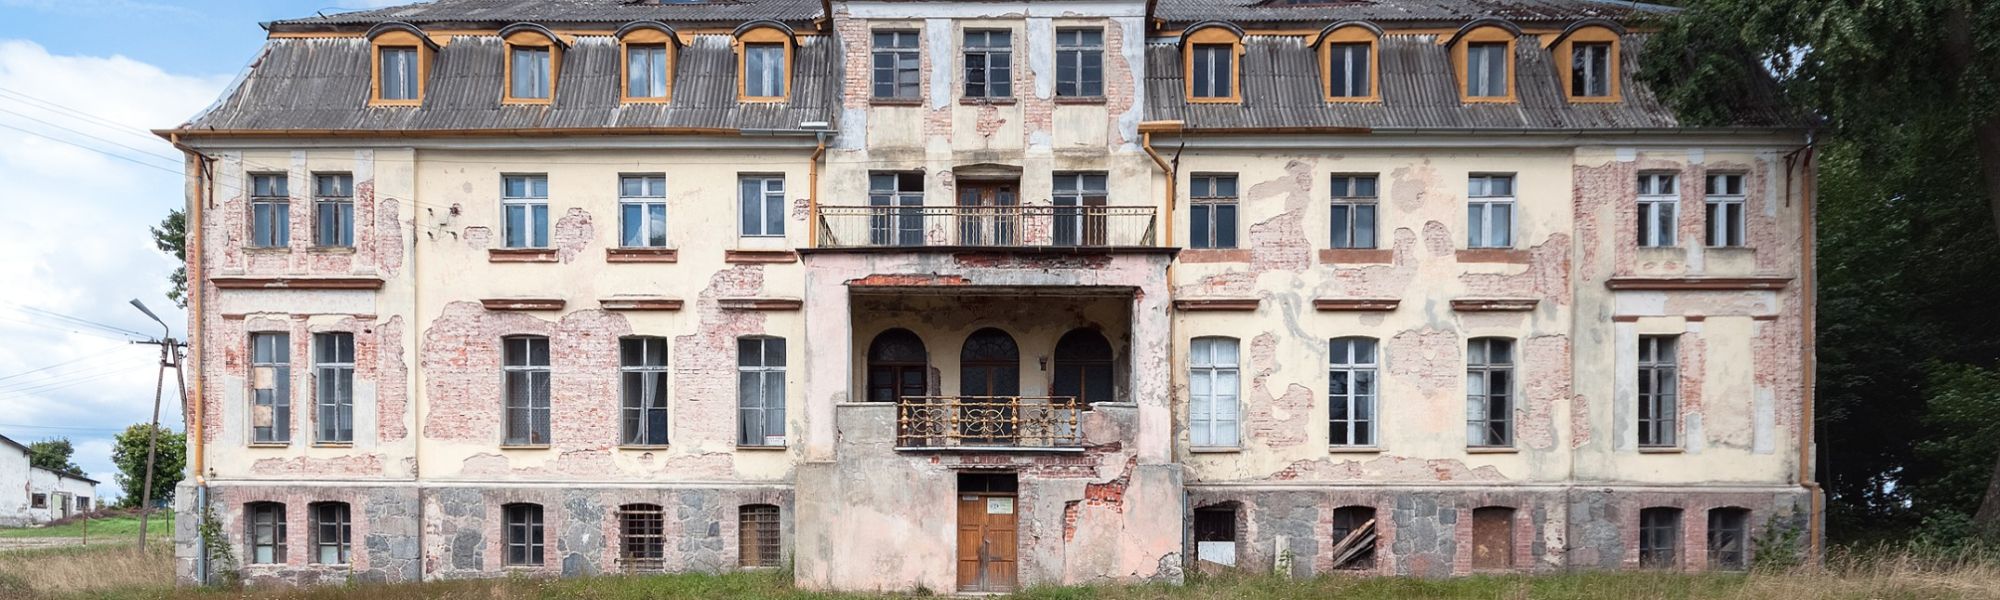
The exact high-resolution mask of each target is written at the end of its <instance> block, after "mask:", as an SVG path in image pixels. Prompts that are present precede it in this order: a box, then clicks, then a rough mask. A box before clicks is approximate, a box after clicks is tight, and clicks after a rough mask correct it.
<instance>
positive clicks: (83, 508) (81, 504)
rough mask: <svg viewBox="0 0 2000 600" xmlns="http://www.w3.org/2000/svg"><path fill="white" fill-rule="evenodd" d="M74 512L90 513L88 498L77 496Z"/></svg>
mask: <svg viewBox="0 0 2000 600" xmlns="http://www.w3.org/2000/svg"><path fill="white" fill-rule="evenodd" d="M76 510H78V511H80V512H90V496H77V497H76Z"/></svg>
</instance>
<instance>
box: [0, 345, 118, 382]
mask: <svg viewBox="0 0 2000 600" xmlns="http://www.w3.org/2000/svg"><path fill="white" fill-rule="evenodd" d="M120 347H121V348H122V347H124V346H120ZM110 353H111V352H108V351H107V352H99V353H96V354H90V355H85V356H81V357H77V358H72V359H69V360H66V361H62V362H59V363H56V364H53V365H48V366H45V367H40V368H35V369H28V370H26V371H22V372H19V373H15V374H13V375H7V376H4V377H0V381H6V380H9V379H13V378H16V377H21V376H24V375H33V374H36V373H40V372H43V371H47V370H49V369H54V368H56V367H63V366H68V365H73V364H76V363H80V362H83V361H86V360H90V359H93V358H97V357H100V356H104V355H106V354H110Z"/></svg>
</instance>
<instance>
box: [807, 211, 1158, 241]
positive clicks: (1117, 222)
mask: <svg viewBox="0 0 2000 600" xmlns="http://www.w3.org/2000/svg"><path fill="white" fill-rule="evenodd" d="M1153 213H1154V211H1153V208H1152V207H1149V206H821V207H818V208H817V209H815V210H814V215H813V222H814V223H815V226H816V227H818V228H819V230H818V233H817V235H818V237H817V239H816V242H815V246H817V247H819V248H1107V249H1108V248H1141V247H1153V246H1156V245H1157V242H1156V238H1157V235H1158V234H1157V230H1156V224H1155V220H1154V217H1153Z"/></svg>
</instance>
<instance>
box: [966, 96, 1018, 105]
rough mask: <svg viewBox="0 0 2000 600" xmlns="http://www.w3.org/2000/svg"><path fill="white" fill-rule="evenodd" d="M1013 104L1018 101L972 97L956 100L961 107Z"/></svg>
mask: <svg viewBox="0 0 2000 600" xmlns="http://www.w3.org/2000/svg"><path fill="white" fill-rule="evenodd" d="M1015 102H1018V101H1017V100H1015V99H1013V98H981V97H972V98H959V99H958V103H959V105H961V106H1013V105H1014V103H1015Z"/></svg>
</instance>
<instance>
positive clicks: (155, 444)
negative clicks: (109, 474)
mask: <svg viewBox="0 0 2000 600" xmlns="http://www.w3.org/2000/svg"><path fill="white" fill-rule="evenodd" d="M132 306H133V307H134V308H137V309H139V312H142V313H146V318H149V319H152V320H153V322H154V323H159V324H160V339H158V340H154V341H152V342H145V343H154V344H159V345H160V370H159V373H158V374H157V375H155V376H154V377H153V422H152V424H151V425H150V426H149V427H147V428H146V483H145V487H142V488H140V491H139V551H140V552H145V551H146V524H147V520H148V518H149V517H150V516H152V514H153V464H154V462H155V461H157V460H158V459H159V453H160V394H161V392H162V391H163V390H162V388H163V387H165V385H166V378H167V367H168V366H170V365H171V366H173V367H174V371H175V372H179V371H180V365H178V364H174V363H175V362H177V361H176V360H175V359H174V356H175V354H176V353H175V352H174V338H173V330H172V329H170V328H168V327H167V322H166V321H162V320H160V316H159V315H155V314H153V311H152V309H148V308H146V304H145V303H144V302H140V301H139V299H137V298H133V299H132Z"/></svg>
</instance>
